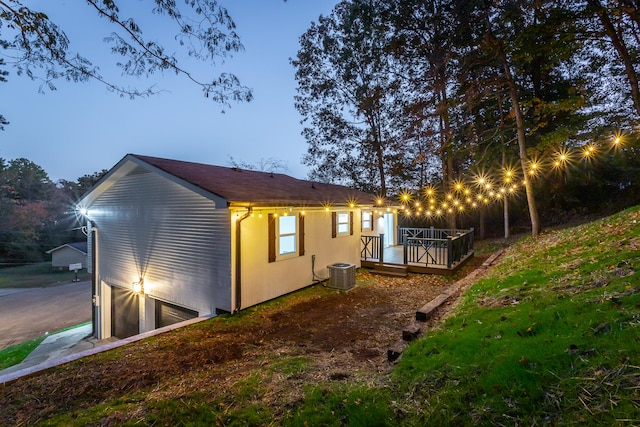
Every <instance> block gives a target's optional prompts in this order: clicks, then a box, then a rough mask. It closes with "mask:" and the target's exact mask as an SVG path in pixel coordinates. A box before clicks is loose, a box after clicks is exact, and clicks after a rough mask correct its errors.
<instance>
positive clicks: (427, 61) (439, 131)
mask: <svg viewBox="0 0 640 427" xmlns="http://www.w3.org/2000/svg"><path fill="white" fill-rule="evenodd" d="M454 3H455V2H452V1H447V0H429V1H421V0H410V1H396V2H395V10H394V15H395V22H394V27H395V28H394V30H395V37H394V41H393V44H392V49H393V52H394V54H395V55H396V57H397V58H398V60H399V61H400V63H401V69H402V72H401V73H400V74H401V76H402V77H403V81H404V85H405V87H406V89H405V92H404V93H405V94H406V99H405V102H406V107H405V110H404V112H405V113H406V114H407V116H408V117H410V120H411V121H412V122H413V123H411V124H410V126H409V130H413V131H415V130H416V129H419V130H420V132H419V134H418V135H415V137H417V138H426V139H428V140H429V143H428V146H429V148H430V150H429V153H428V155H429V156H433V157H435V158H437V159H438V160H439V161H440V170H441V173H442V185H443V190H444V192H445V193H449V192H450V191H451V190H452V187H453V181H454V179H455V175H456V174H457V173H458V172H460V171H458V170H457V167H456V166H457V165H456V158H460V157H462V156H463V155H462V153H464V149H463V148H462V147H461V146H460V143H461V142H462V139H461V138H457V139H456V138H455V136H454V135H455V133H456V129H455V127H454V123H453V120H454V118H455V116H456V115H457V114H458V113H459V111H458V110H459V108H460V102H459V101H458V100H457V99H455V96H456V95H457V91H458V88H459V84H458V81H457V76H458V74H459V63H458V60H459V57H458V51H457V49H456V44H457V43H460V40H459V36H460V35H459V34H457V37H451V36H450V33H451V31H452V28H454V27H455V15H454V13H453V12H454ZM406 142H407V141H406V140H405V144H406ZM456 143H457V144H456ZM448 227H449V228H456V218H455V213H454V212H453V211H452V212H451V213H450V214H449V215H448Z"/></svg>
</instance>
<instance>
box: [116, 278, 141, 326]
mask: <svg viewBox="0 0 640 427" xmlns="http://www.w3.org/2000/svg"><path fill="white" fill-rule="evenodd" d="M139 333H140V309H139V299H138V295H137V294H135V293H133V292H131V291H129V290H127V289H122V288H117V287H115V286H114V287H112V288H111V335H112V336H114V337H116V338H127V337H130V336H132V335H137V334H139Z"/></svg>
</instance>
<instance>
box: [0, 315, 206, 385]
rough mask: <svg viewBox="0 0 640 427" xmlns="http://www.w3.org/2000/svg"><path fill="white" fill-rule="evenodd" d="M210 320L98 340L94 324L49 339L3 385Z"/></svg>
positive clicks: (7, 373) (4, 374) (2, 378)
mask: <svg viewBox="0 0 640 427" xmlns="http://www.w3.org/2000/svg"><path fill="white" fill-rule="evenodd" d="M210 318H211V317H210V316H205V317H196V318H195V319H190V320H185V321H184V322H179V323H174V324H173V325H169V326H165V327H162V328H159V329H154V330H152V331H149V332H145V333H142V334H140V335H134V336H132V337H129V338H125V339H122V340H119V339H116V338H108V339H105V340H97V339H95V338H93V337H92V336H90V335H89V336H87V335H88V334H91V325H85V326H82V327H79V328H75V329H71V330H69V331H65V332H61V333H59V334H55V335H52V336H50V337H47V339H45V340H44V341H43V342H42V343H41V344H40V346H38V347H37V348H36V349H35V350H34V351H33V352H32V353H31V354H30V355H29V356H28V357H27V358H26V359H25V360H24V361H23V362H22V363H20V364H18V365H15V366H12V367H10V368H7V369H4V370H2V371H0V385H2V384H6V383H9V382H12V381H15V380H17V379H18V378H21V377H26V376H30V375H33V374H35V373H38V372H41V371H44V370H47V369H50V368H53V367H56V366H60V365H64V364H65V363H69V362H73V361H74V360H78V359H81V358H83V357H87V356H91V355H93V354H97V353H101V352H103V351H107V350H111V349H113V348H117V347H121V346H123V345H127V344H130V343H133V342H136V341H140V340H143V339H145V338H149V337H152V336H155V335H160V334H164V333H166V332H169V331H172V330H174V329H177V328H182V327H184V326H187V325H191V324H194V323H198V322H202V321H204V320H208V319H210ZM59 335H61V336H59ZM47 340H49V341H48V342H47Z"/></svg>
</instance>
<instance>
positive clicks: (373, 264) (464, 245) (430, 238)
mask: <svg viewBox="0 0 640 427" xmlns="http://www.w3.org/2000/svg"><path fill="white" fill-rule="evenodd" d="M404 230H406V231H404ZM401 231H403V232H404V233H405V234H404V236H408V237H406V238H405V243H404V244H402V245H396V246H391V247H386V248H382V241H383V239H382V238H378V237H376V236H363V237H362V239H361V240H362V250H361V265H362V267H365V268H373V269H374V270H378V271H380V270H381V267H382V266H383V265H384V266H386V267H388V268H389V269H393V266H398V267H400V266H402V267H405V269H404V271H405V272H406V271H409V272H412V273H428V274H448V273H450V272H452V271H455V270H456V269H457V268H459V267H460V266H462V265H463V264H464V263H465V262H466V261H467V260H468V259H470V258H471V257H473V254H474V250H473V229H471V230H468V231H465V230H436V229H430V230H425V229H401ZM410 233H412V235H409V234H410ZM427 233H430V234H429V235H428V234H427ZM434 236H435V237H434ZM443 237H445V238H443Z"/></svg>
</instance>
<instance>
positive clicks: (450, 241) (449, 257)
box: [447, 236, 453, 270]
mask: <svg viewBox="0 0 640 427" xmlns="http://www.w3.org/2000/svg"><path fill="white" fill-rule="evenodd" d="M452 264H453V237H451V236H447V268H448V269H449V270H451V265H452Z"/></svg>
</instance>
